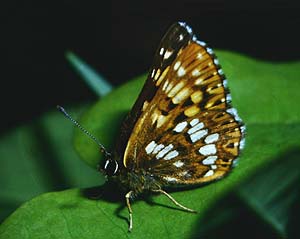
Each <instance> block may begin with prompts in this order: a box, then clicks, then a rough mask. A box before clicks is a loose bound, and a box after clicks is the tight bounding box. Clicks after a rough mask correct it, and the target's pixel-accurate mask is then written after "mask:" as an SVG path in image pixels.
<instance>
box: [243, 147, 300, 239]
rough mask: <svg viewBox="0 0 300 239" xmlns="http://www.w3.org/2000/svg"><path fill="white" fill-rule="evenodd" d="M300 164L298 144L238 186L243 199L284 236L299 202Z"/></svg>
mask: <svg viewBox="0 0 300 239" xmlns="http://www.w3.org/2000/svg"><path fill="white" fill-rule="evenodd" d="M299 168H300V149H299V148H298V149H295V150H292V151H288V152H286V153H284V154H283V155H279V157H278V159H277V160H276V161H275V162H274V163H273V164H272V165H268V167H265V168H263V169H261V170H260V172H259V173H258V174H255V176H254V177H252V178H251V180H248V181H247V182H246V183H245V184H243V185H242V186H241V188H240V190H239V193H240V196H241V197H242V199H243V200H244V201H245V202H246V203H247V204H249V205H250V207H251V208H253V209H254V211H255V212H256V213H257V214H259V215H260V217H262V218H263V219H264V220H265V221H266V222H268V223H269V224H271V225H272V226H273V228H274V229H276V231H277V233H279V234H280V235H281V236H282V237H286V236H287V226H288V223H289V219H290V217H289V216H290V214H291V213H292V210H293V206H294V205H295V204H296V203H298V202H299V181H300V170H299Z"/></svg>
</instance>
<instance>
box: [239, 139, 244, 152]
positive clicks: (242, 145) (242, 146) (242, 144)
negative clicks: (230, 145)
mask: <svg viewBox="0 0 300 239" xmlns="http://www.w3.org/2000/svg"><path fill="white" fill-rule="evenodd" d="M243 148H245V138H242V140H241V141H240V150H242V149H243Z"/></svg>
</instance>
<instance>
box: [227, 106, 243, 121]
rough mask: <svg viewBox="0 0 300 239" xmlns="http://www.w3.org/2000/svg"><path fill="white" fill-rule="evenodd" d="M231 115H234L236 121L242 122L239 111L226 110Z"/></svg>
mask: <svg viewBox="0 0 300 239" xmlns="http://www.w3.org/2000/svg"><path fill="white" fill-rule="evenodd" d="M226 111H227V112H228V113H229V114H231V115H233V116H234V118H235V120H236V121H242V119H241V118H240V117H239V115H238V113H237V110H236V109H235V108H230V109H228V110H226Z"/></svg>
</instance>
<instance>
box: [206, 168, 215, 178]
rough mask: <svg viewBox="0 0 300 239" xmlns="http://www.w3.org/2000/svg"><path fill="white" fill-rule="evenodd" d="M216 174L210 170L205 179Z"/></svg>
mask: <svg viewBox="0 0 300 239" xmlns="http://www.w3.org/2000/svg"><path fill="white" fill-rule="evenodd" d="M213 174H214V170H208V172H207V173H206V174H205V175H204V177H209V176H212V175H213Z"/></svg>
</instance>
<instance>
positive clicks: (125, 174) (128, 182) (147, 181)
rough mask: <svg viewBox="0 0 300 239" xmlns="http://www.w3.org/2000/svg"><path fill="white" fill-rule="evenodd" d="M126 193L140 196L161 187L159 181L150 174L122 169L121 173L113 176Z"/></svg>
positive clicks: (140, 170) (142, 170)
mask: <svg viewBox="0 0 300 239" xmlns="http://www.w3.org/2000/svg"><path fill="white" fill-rule="evenodd" d="M112 179H113V180H114V181H115V182H117V183H118V184H119V185H120V187H121V188H122V189H123V190H124V191H133V192H134V194H136V195H137V194H140V193H143V192H147V191H152V190H157V189H159V188H160V185H159V183H158V181H157V180H155V178H154V177H153V175H151V174H150V173H149V172H146V171H145V170H144V169H142V168H139V169H135V170H128V169H127V168H121V169H120V171H119V173H118V174H117V175H115V176H112Z"/></svg>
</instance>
